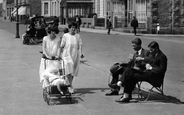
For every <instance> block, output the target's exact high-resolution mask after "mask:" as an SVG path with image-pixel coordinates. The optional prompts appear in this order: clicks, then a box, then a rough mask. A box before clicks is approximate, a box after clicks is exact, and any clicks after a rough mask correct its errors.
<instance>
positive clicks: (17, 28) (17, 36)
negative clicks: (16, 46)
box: [15, 22, 20, 38]
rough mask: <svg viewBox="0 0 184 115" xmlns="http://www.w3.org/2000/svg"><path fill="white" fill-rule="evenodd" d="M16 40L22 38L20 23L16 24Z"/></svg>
mask: <svg viewBox="0 0 184 115" xmlns="http://www.w3.org/2000/svg"><path fill="white" fill-rule="evenodd" d="M15 38H20V36H19V23H18V22H17V23H16V36H15Z"/></svg>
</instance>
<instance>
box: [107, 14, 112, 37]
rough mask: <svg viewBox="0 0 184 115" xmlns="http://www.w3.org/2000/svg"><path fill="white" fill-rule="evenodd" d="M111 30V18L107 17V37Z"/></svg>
mask: <svg viewBox="0 0 184 115" xmlns="http://www.w3.org/2000/svg"><path fill="white" fill-rule="evenodd" d="M111 28H112V23H111V17H110V16H109V17H108V18H107V29H108V31H107V34H109V35H110V31H111Z"/></svg>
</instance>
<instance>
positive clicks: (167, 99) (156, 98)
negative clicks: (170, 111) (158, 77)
mask: <svg viewBox="0 0 184 115" xmlns="http://www.w3.org/2000/svg"><path fill="white" fill-rule="evenodd" d="M148 94H149V92H148V91H145V90H142V96H143V97H147V96H148ZM135 99H136V100H138V101H139V102H162V103H173V104H184V102H182V101H181V100H179V99H177V98H176V97H173V96H170V95H164V96H162V95H161V94H159V93H158V92H155V91H154V92H152V93H151V94H150V97H149V99H148V100H147V101H142V99H140V98H138V96H137V98H135Z"/></svg>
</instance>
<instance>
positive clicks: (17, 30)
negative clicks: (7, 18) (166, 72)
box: [15, 0, 20, 38]
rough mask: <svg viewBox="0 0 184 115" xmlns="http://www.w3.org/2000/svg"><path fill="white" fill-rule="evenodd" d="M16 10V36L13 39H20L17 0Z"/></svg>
mask: <svg viewBox="0 0 184 115" xmlns="http://www.w3.org/2000/svg"><path fill="white" fill-rule="evenodd" d="M16 8H17V11H16V14H17V16H16V17H17V22H16V36H15V38H20V36H19V15H18V9H19V7H18V0H16Z"/></svg>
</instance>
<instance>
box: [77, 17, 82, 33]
mask: <svg viewBox="0 0 184 115" xmlns="http://www.w3.org/2000/svg"><path fill="white" fill-rule="evenodd" d="M75 23H76V24H77V28H76V30H77V33H79V32H80V25H81V23H82V21H81V18H80V17H79V16H78V15H76V17H75Z"/></svg>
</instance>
